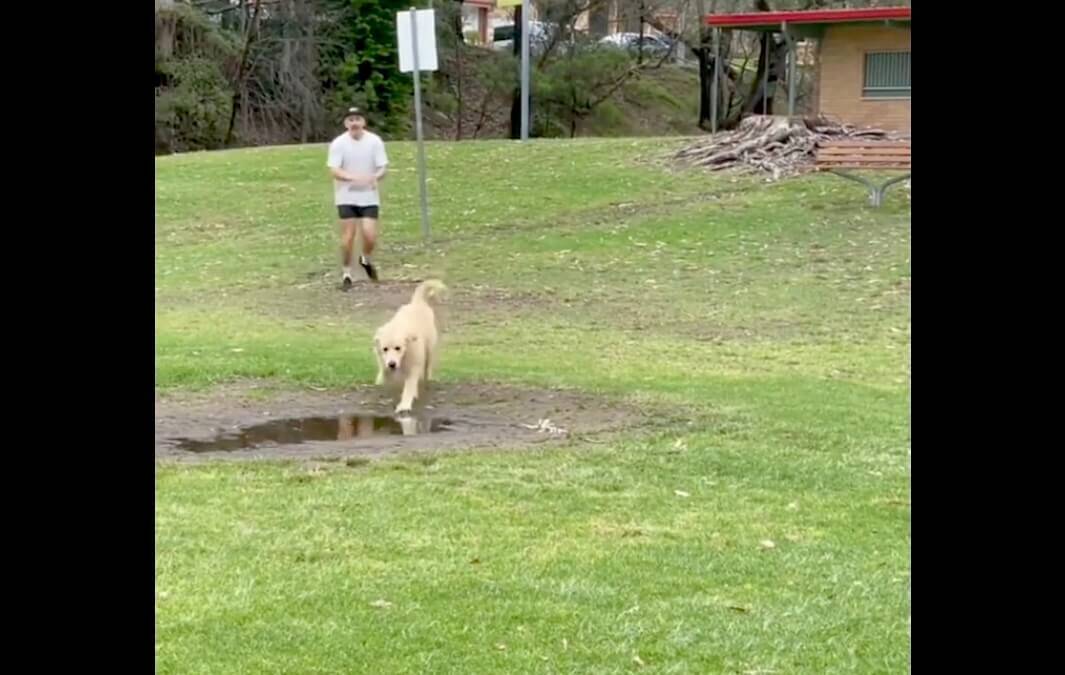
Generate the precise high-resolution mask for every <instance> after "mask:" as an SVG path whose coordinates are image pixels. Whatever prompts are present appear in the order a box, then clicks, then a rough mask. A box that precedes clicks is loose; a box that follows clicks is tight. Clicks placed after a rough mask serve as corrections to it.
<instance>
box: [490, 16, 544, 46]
mask: <svg viewBox="0 0 1065 675" xmlns="http://www.w3.org/2000/svg"><path fill="white" fill-rule="evenodd" d="M554 31H555V26H554V25H552V24H549V23H544V22H543V21H530V22H529V51H530V52H532V53H534V54H535V53H537V52H540V51H543V50H544V49H545V48H546V47H547V45H549V44H550V43H551V38H552V37H554ZM515 33H516V30H515V28H514V24H512V23H505V24H502V25H499V26H496V27H495V29H494V30H493V31H492V49H497V50H499V51H510V50H512V49H514V35H515Z"/></svg>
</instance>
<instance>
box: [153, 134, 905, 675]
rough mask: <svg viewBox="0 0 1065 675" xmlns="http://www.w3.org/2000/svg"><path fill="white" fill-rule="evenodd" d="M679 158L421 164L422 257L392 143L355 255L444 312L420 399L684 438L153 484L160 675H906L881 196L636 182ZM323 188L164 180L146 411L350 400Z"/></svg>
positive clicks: (888, 241) (894, 354)
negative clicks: (480, 397)
mask: <svg viewBox="0 0 1065 675" xmlns="http://www.w3.org/2000/svg"><path fill="white" fill-rule="evenodd" d="M677 142H678V141H661V140H651V141H647V140H641V141H633V140H620V139H615V140H578V141H576V142H548V141H543V142H534V143H529V144H526V145H524V146H519V145H514V144H510V143H507V142H479V143H462V144H453V145H446V144H432V145H430V146H429V150H428V157H429V169H430V175H431V178H432V182H431V184H430V190H431V193H430V200H431V207H432V212H433V228H434V238H433V242H432V244H431V245H430V246H428V247H424V246H422V245H421V244H420V241H419V225H418V218H417V191H416V182H415V173H414V170H413V167H414V161H413V152H412V151H413V148H412V146H411V145H409V144H401V143H396V144H392V145H390V154H391V156H392V160H393V163H394V167H395V168H394V169H393V173H392V175H391V176H390V178H389V179H388V181H387V184H386V188H385V194H384V199H385V208H384V209H383V213H382V218H383V222H382V224H383V242H382V248H381V251H380V253H379V254H378V256H377V260H378V262H379V264H380V266H381V268H382V270H383V273H384V274H385V275H386V276H387V277H390V278H396V277H400V278H411V279H414V278H422V277H424V276H426V275H430V274H431V275H440V276H441V277H442V278H444V279H445V280H446V281H447V283H448V284H449V285H450V286H451V287H452V289H453V291H452V295H453V297H452V302H451V303H450V306H449V319H448V320H449V324H448V325H449V331H448V335H447V347H446V349H447V351H446V352H445V354H444V361H443V363H442V370H441V376H442V378H443V379H444V380H446V381H452V382H460V381H494V382H509V383H515V384H527V385H542V386H546V385H559V386H567V387H572V388H578V389H583V390H586V391H589V392H595V393H599V394H602V395H603V396H606V397H613V398H616V399H620V400H623V401H626V402H628V403H630V404H639V405H642V406H646V407H647V408H648V409H657V408H661V409H664V410H671V411H674V412H675V413H676V414H677V415H678V416H680V417H682V418H686V419H690V421H691V423H690V424H678V425H676V426H675V427H669V428H666V429H662V428H660V427H656V428H655V429H649V430H647V431H646V432H639V431H636V432H633V433H631V434H628V435H627V436H625V437H624V438H622V439H621V440H618V441H614V440H611V441H609V442H602V441H598V440H596V439H589V440H587V441H577V442H573V443H569V444H565V445H562V446H558V447H553V448H550V449H539V450H535V451H529V450H526V451H522V452H505V451H495V452H476V453H473V452H470V453H465V452H459V453H450V454H446V455H439V456H433V457H430V458H425V457H420V458H402V457H401V458H396V459H392V460H384V461H375V462H370V463H360V462H352V463H351V465H349V464H348V463H344V462H337V463H328V464H323V465H321V466H317V467H308V466H304V465H296V464H276V463H224V464H223V463H212V464H202V465H195V466H188V465H174V464H160V465H159V466H158V468H157V479H156V495H157V497H156V499H157V509H156V531H157V535H156V536H157V554H156V565H157V596H156V608H157V641H156V659H157V666H158V671H159V672H161V673H262V672H299V673H312V672H321V673H326V672H329V673H333V672H374V673H381V672H388V673H401V672H402V673H406V672H441V673H482V672H484V673H487V672H492V673H495V672H505V673H525V672H536V673H541V672H542V673H560V672H566V673H578V672H579V673H616V672H629V671H646V672H656V673H718V672H721V673H725V672H728V673H734V672H778V673H800V672H801V673H832V672H868V673H899V672H908V669H909V666H908V663H909V646H910V637H909V635H910V620H909V616H910V576H909V518H910V507H909V476H910V451H909V335H910V328H909V302H910V290H909V289H910V285H909V280H910V262H909V248H910V247H909V205H908V202H907V201H906V199H905V196H904V192H903V191H901V190H899V191H894V192H893V193H890V194H889V199H888V201H887V204H886V205H885V206H884V207H883V208H881V209H878V210H871V209H869V208H867V207H866V206H865V196H864V193H863V192H862V190H861V189H860V188H858V187H856V186H853V185H851V184H850V183H848V182H844V181H840V180H837V179H835V178H833V177H830V176H810V177H803V178H799V179H794V180H789V181H786V182H783V183H778V184H772V185H767V184H765V183H763V182H760V181H758V180H756V179H754V178H739V177H734V176H728V175H705V174H698V173H672V172H669V171H667V170H665V169H663V168H660V167H659V166H656V165H655V164H654V163H653V162H647V161H637V160H645V159H647V158H654V157H655V156H657V155H659V154H661V153H662V152H663V151H664V150H666V149H668V147H670V146H671V145H673V144H676V143H677ZM323 164H324V148H323V147H292V148H278V149H260V150H247V151H237V152H223V153H211V154H194V155H185V156H173V157H167V158H162V159H157V161H156V175H157V178H156V186H157V187H156V190H157V219H156V233H157V234H156V237H157V253H156V255H157V259H156V270H157V272H156V298H157V316H156V318H157V344H156V352H157V369H156V373H157V388H158V390H159V392H160V394H161V395H167V396H169V395H177V396H180V395H183V392H186V391H190V390H201V391H203V392H205V393H206V394H208V395H209V394H210V392H211V391H212V390H213V388H214V387H215V386H217V385H219V384H221V383H225V382H231V381H237V380H244V379H247V378H253V379H258V380H262V381H264V382H266V383H269V384H270V385H271V386H273V387H277V388H286V387H291V388H299V387H305V386H314V387H319V388H320V387H326V388H338V389H339V388H344V387H348V386H350V385H351V384H352V382H353V381H362V382H368V381H371V380H372V376H373V370H372V364H371V357H370V354H369V351H368V350H367V348H366V346H365V345H366V344H368V340H369V336H370V333H371V331H372V330H373V328H374V327H376V325H377V324H378V322H379V321H381V320H382V319H384V317H385V314H384V311H383V310H382V309H380V308H370V307H367V308H365V309H363V310H359V311H353V310H352V306H351V303H350V302H348V301H347V300H340V299H338V297H339V296H340V294H339V293H338V292H337V291H336V290H335V278H334V276H335V272H336V270H335V267H336V261H335V257H336V252H335V241H334V237H335V232H334V229H333V225H332V219H333V216H334V214H333V209H332V207H331V203H330V197H331V193H330V187H329V183H328V181H327V180H326V179H325V177H324V168H323ZM327 274H328V275H329V277H328V278H324V277H323V275H327ZM499 294H503V295H506V296H508V297H509V298H511V301H510V302H506V303H499V302H492V301H491V298H493V297H497V296H498V295H499ZM344 297H345V298H346V297H347V296H344ZM463 312H465V313H463ZM237 350H240V351H237ZM685 495H686V496H685ZM767 541H771V542H773V544H774V545H773V546H772V547H768V546H767V545H766V544H765V543H764V542H767ZM379 600H383V601H385V603H379V604H380V605H382V606H375V605H374V603H376V602H377V601H379Z"/></svg>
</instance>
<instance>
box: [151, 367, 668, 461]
mask: <svg viewBox="0 0 1065 675" xmlns="http://www.w3.org/2000/svg"><path fill="white" fill-rule="evenodd" d="M393 405H394V401H393V400H392V399H391V397H389V396H388V395H387V393H386V392H385V391H383V390H381V389H378V388H375V387H361V388H356V389H353V390H348V391H342V392H324V391H323V392H318V391H297V392H293V391H286V392H270V391H269V390H264V389H261V388H257V387H255V386H254V385H234V386H230V387H227V388H223V389H219V390H215V391H213V392H212V393H210V394H199V395H187V394H186V395H181V396H173V395H170V396H158V395H157V397H156V402H155V456H156V459H161V460H173V461H197V460H203V459H231V460H247V459H275V460H276V459H307V460H312V459H326V458H329V459H340V458H344V457H353V456H363V457H373V456H381V455H388V454H393V453H398V452H411V451H435V450H446V449H457V448H478V449H493V448H506V449H515V450H520V449H522V448H527V447H530V446H532V445H536V444H540V443H545V442H552V441H553V442H559V441H565V440H573V439H576V438H582V437H585V436H587V435H595V434H600V433H605V432H617V431H624V430H626V429H633V428H635V427H637V426H644V425H645V424H647V423H648V422H649V420H651V419H652V416H651V415H648V414H647V413H645V411H642V410H638V409H636V408H634V407H632V406H627V405H623V404H619V403H615V402H607V401H601V400H598V399H596V398H594V397H592V396H589V395H586V394H582V393H577V392H573V391H568V390H561V389H531V388H522V387H513V386H508V385H496V384H440V383H435V384H433V385H431V388H430V390H429V394H428V396H427V406H426V407H425V409H424V410H422V411H420V414H429V415H432V416H434V417H438V418H445V419H447V420H448V421H449V427H450V428H449V430H448V431H446V432H444V433H425V434H416V435H410V436H404V435H376V436H371V437H366V438H348V439H346V440H335V441H310V442H303V443H295V444H293V443H284V442H282V443H276V444H274V443H271V444H267V445H262V446H260V447H256V448H253V449H247V450H234V451H207V452H189V451H187V450H184V449H182V447H183V446H185V447H187V446H188V445H189V441H194V442H195V441H207V440H210V439H212V438H215V437H217V436H218V435H219V434H223V433H233V432H236V431H238V430H241V429H247V428H249V427H254V426H256V425H261V424H262V423H263V422H265V421H269V420H272V419H291V418H311V417H317V418H325V417H330V416H336V417H337V418H338V419H339V418H350V417H351V416H353V415H355V416H358V415H373V416H388V415H391V412H392V406H393ZM416 412H419V411H416ZM544 420H550V422H549V423H544Z"/></svg>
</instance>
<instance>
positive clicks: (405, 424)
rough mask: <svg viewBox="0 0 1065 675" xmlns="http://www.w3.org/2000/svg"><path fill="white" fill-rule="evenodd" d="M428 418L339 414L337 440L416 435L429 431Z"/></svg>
mask: <svg viewBox="0 0 1065 675" xmlns="http://www.w3.org/2000/svg"><path fill="white" fill-rule="evenodd" d="M430 427H431V424H430V422H429V421H428V420H423V419H420V418H418V417H414V416H410V415H403V416H399V417H383V416H382V417H375V416H373V415H359V416H354V415H340V416H339V417H338V418H337V440H338V441H350V440H352V439H354V438H372V437H373V436H391V435H400V434H402V435H403V436H417V435H418V434H423V433H427V432H429V431H430Z"/></svg>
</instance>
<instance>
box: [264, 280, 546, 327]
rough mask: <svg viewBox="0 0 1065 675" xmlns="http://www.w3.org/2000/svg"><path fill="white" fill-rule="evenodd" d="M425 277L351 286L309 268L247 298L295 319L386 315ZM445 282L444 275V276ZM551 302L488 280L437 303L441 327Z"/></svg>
mask: <svg viewBox="0 0 1065 675" xmlns="http://www.w3.org/2000/svg"><path fill="white" fill-rule="evenodd" d="M421 281H422V279H420V278H418V279H389V280H383V281H381V282H378V283H374V282H371V281H369V280H367V279H357V280H356V282H355V285H354V287H353V288H352V289H351V290H350V291H347V292H344V291H341V290H340V282H339V278H338V277H337V275H336V274H335V273H333V272H316V273H313V274H308V280H307V281H306V282H304V283H302V284H298V285H296V286H294V287H289V288H271V289H266V290H256V291H251V292H249V293H247V294H246V295H245V297H244V298H243V302H244V303H245V305H246V307H247V308H248V309H249V310H252V311H255V312H259V313H272V314H277V315H280V316H284V317H287V318H291V319H297V320H298V319H305V320H313V319H319V318H343V317H351V316H366V317H369V320H373V321H379V320H380V321H384V320H385V319H386V318H387V317H388V316H389V315H391V314H392V313H393V312H395V311H396V310H397V309H399V307H400V306H401V305H404V304H406V303H408V302H410V298H411V294H412V293H413V292H414V289H415V287H417V285H418V284H419V283H420V282H421ZM445 283H446V281H445ZM541 306H542V307H550V306H551V299H550V298H545V297H542V296H541V295H537V294H532V293H522V292H516V291H509V290H505V289H500V288H493V287H489V286H484V285H472V286H466V285H463V286H462V287H460V288H454V287H449V288H448V290H447V291H446V292H445V295H444V297H443V299H442V300H441V301H440V302H438V303H437V309H438V314H439V317H438V318H439V319H440V321H441V323H442V328H446V327H447V320H448V318H449V316H450V315H451V314H452V313H454V314H455V315H456V316H482V315H483V316H495V315H497V314H509V313H511V312H512V311H513V310H514V309H518V308H521V309H528V308H530V307H541Z"/></svg>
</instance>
